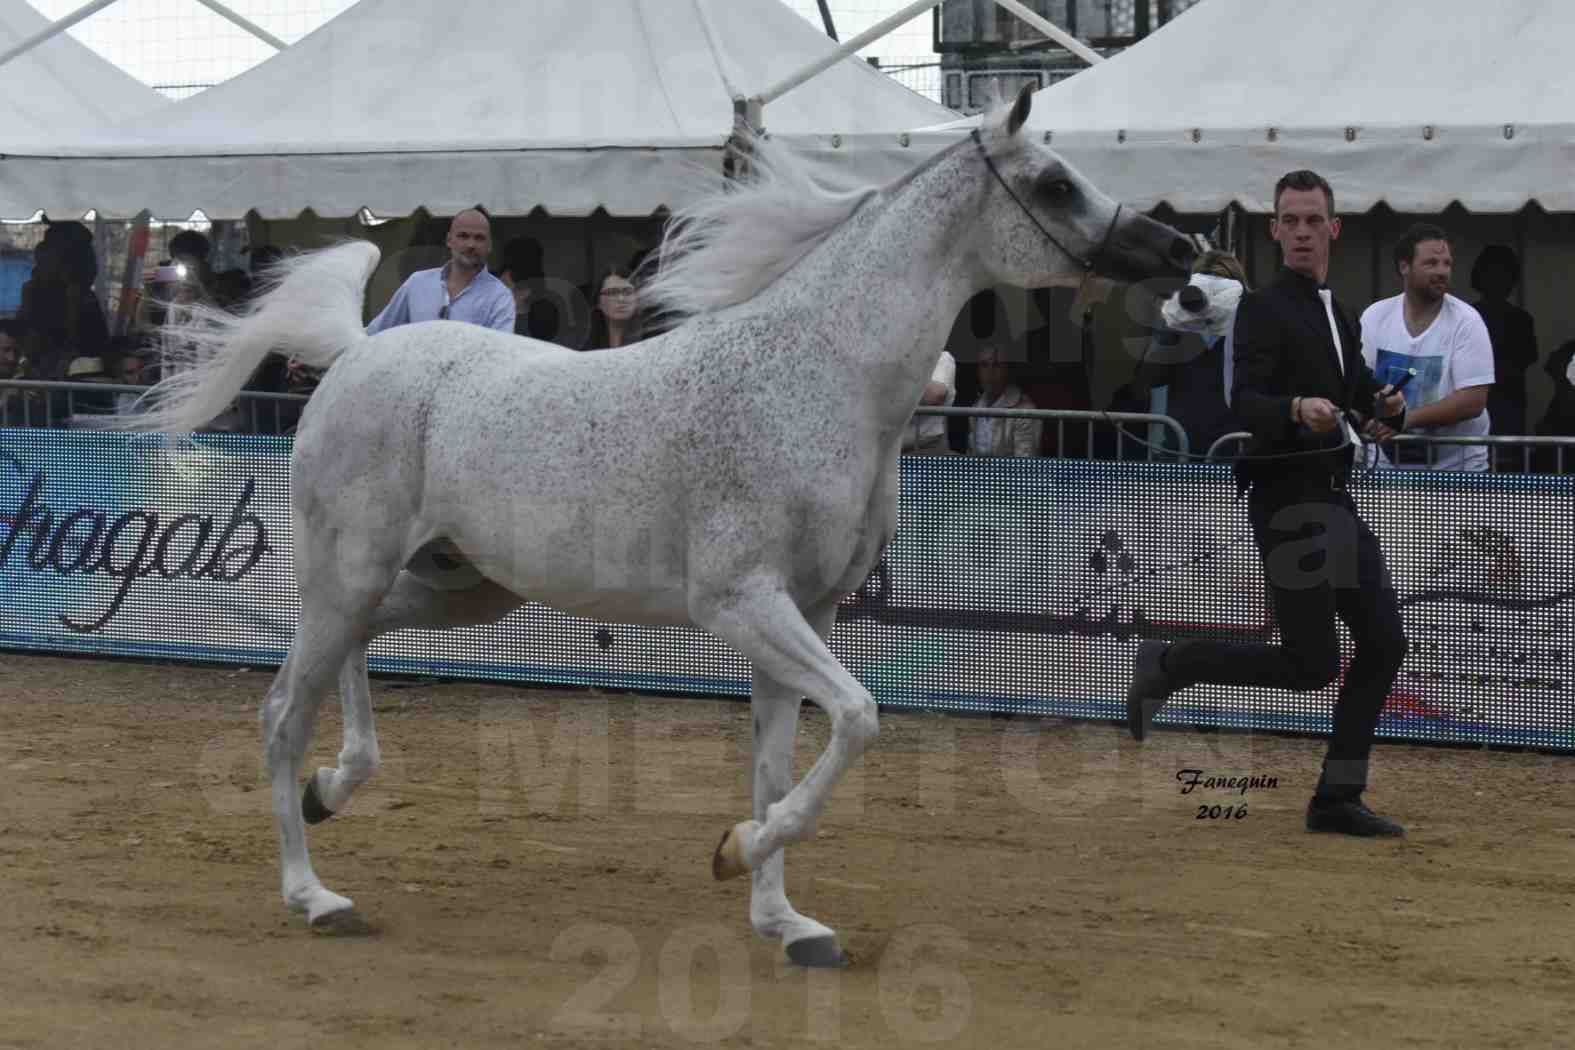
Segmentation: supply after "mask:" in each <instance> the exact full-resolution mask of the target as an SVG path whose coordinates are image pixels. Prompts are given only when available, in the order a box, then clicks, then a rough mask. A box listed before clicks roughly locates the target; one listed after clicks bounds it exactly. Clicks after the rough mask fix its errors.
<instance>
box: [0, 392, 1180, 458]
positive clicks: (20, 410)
mask: <svg viewBox="0 0 1575 1050" xmlns="http://www.w3.org/2000/svg"><path fill="white" fill-rule="evenodd" d="M148 389H149V388H148V387H146V386H123V385H120V384H115V383H66V382H42V381H38V380H30V379H7V380H0V426H7V427H63V426H70V427H74V428H79V429H87V430H91V429H94V427H93V418H92V417H93V416H96V415H113V414H115V413H117V412H119V411H122V410H123V409H124V407H125V406H126V405H128V404H129V403H130V401H131V400H132V399H134V398H137V397H140V396H141V395H142V394H144V393H146V392H147V391H148ZM122 398H124V400H121V399H122ZM306 401H307V398H306V395H304V394H276V393H269V392H265V391H260V390H245V391H242V392H241V394H240V396H239V397H237V398H236V404H237V408H236V410H235V411H233V412H231V413H230V414H229V415H228V416H227V417H225V418H224V420H223V421H222V422H221V424H220V425H218V426H215V427H212V428H211V429H215V430H227V431H231V432H234V433H246V434H285V433H289V432H290V431H291V430H292V429H293V427H294V422H295V419H296V418H297V417H298V416H299V415H300V410H301V406H303V405H305V403H306ZM917 414H920V415H933V416H989V417H1000V418H1007V419H1037V420H1040V421H1041V422H1045V423H1054V424H1055V435H1056V441H1055V445H1054V449H1053V452H1052V454H1051V456H1050V458H1052V459H1082V458H1088V457H1083V456H1067V455H1065V454H1064V453H1065V451H1066V449H1068V448H1078V447H1081V448H1083V449H1089V448H1092V447H1093V446H1094V443H1095V442H1094V437H1095V434H1096V429H1095V427H1096V424H1104V425H1105V426H1107V427H1112V429H1113V424H1117V423H1120V424H1128V423H1130V424H1142V425H1143V426H1144V427H1145V428H1154V427H1158V428H1160V429H1163V430H1166V431H1168V432H1169V433H1170V435H1171V438H1172V439H1173V440H1174V442H1175V446H1176V448H1177V449H1179V450H1180V452H1181V454H1182V456H1183V458H1184V457H1185V456H1186V454H1187V453H1188V450H1189V449H1190V447H1191V446H1190V445H1188V443H1187V432H1186V431H1185V430H1184V429H1182V426H1181V424H1180V423H1178V422H1177V421H1176V420H1174V419H1172V418H1171V417H1170V416H1162V415H1156V414H1153V413H1149V412H1087V411H1080V410H1072V409H1043V408H1032V409H1028V408H940V407H935V408H931V407H923V408H920V409H918V413H917ZM243 423H244V425H242V424H243ZM1069 423H1070V424H1074V435H1073V436H1074V437H1075V436H1076V433H1075V424H1078V423H1081V424H1083V438H1084V442H1083V444H1082V445H1081V446H1079V445H1077V444H1076V443H1075V442H1072V443H1068V441H1067V424H1069ZM265 424H266V425H265ZM1150 433H1151V437H1150V438H1149V439H1147V440H1148V447H1147V448H1146V449H1145V452H1146V454H1145V455H1141V456H1130V457H1129V456H1127V455H1126V451H1127V444H1128V442H1129V441H1131V438H1126V439H1124V440H1118V441H1116V442H1115V444H1114V447H1113V454H1112V455H1110V456H1108V457H1099V458H1108V459H1129V458H1132V459H1145V460H1153V459H1156V458H1160V459H1169V458H1173V453H1174V450H1173V449H1169V448H1164V447H1162V445H1163V442H1161V441H1157V440H1152V430H1151V431H1150ZM1132 444H1133V445H1135V446H1137V443H1136V442H1132ZM1137 447H1143V446H1137ZM1156 451H1157V452H1159V453H1160V455H1159V456H1158V457H1156V456H1155V452H1156Z"/></svg>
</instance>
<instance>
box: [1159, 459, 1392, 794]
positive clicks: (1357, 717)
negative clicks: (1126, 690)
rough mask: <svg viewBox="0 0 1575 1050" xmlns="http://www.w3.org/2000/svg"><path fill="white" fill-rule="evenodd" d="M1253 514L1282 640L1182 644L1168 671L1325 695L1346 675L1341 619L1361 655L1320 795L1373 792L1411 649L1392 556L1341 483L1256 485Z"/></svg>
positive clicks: (1187, 678)
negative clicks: (1370, 766) (1382, 741)
mask: <svg viewBox="0 0 1575 1050" xmlns="http://www.w3.org/2000/svg"><path fill="white" fill-rule="evenodd" d="M1247 514H1248V519H1249V520H1250V521H1251V523H1252V535H1253V540H1254V542H1255V543H1256V544H1257V547H1258V554H1259V557H1260V558H1261V560H1262V563H1263V572H1264V577H1265V579H1266V580H1267V582H1268V585H1269V593H1270V597H1271V600H1272V601H1273V603H1274V612H1275V617H1276V618H1277V620H1278V621H1279V627H1280V639H1281V644H1279V645H1266V644H1258V643H1240V642H1213V641H1206V640H1190V641H1183V642H1178V643H1176V644H1175V645H1173V646H1171V647H1170V650H1169V651H1168V652H1167V653H1166V655H1165V666H1166V669H1167V670H1168V671H1169V672H1170V673H1171V675H1172V676H1173V678H1174V680H1175V681H1176V682H1177V683H1178V684H1179V685H1193V684H1199V683H1205V682H1208V683H1214V684H1217V685H1244V686H1259V687H1269V688H1275V689H1290V690H1295V691H1309V690H1314V689H1322V688H1324V687H1325V686H1327V685H1328V684H1329V683H1331V682H1333V681H1334V680H1335V679H1336V678H1337V677H1339V674H1340V640H1339V635H1338V634H1337V633H1336V630H1335V619H1336V617H1338V618H1339V619H1340V620H1342V621H1343V622H1344V623H1345V626H1346V627H1347V628H1348V629H1349V630H1350V632H1351V638H1352V641H1353V642H1354V643H1355V646H1356V653H1355V656H1354V657H1353V659H1352V660H1351V665H1350V667H1348V668H1347V669H1346V672H1345V681H1344V682H1343V683H1342V684H1341V686H1340V695H1339V699H1338V701H1337V702H1336V704H1335V708H1334V733H1333V736H1332V737H1331V739H1330V741H1329V751H1328V755H1327V757H1326V758H1325V760H1324V768H1323V777H1322V779H1321V780H1320V781H1319V784H1318V790H1317V793H1318V795H1320V796H1321V797H1325V798H1354V797H1356V796H1359V795H1360V794H1361V793H1362V790H1363V789H1364V788H1365V787H1366V786H1367V760H1368V756H1369V754H1370V753H1371V751H1372V746H1373V732H1374V730H1375V729H1376V728H1377V725H1378V715H1379V712H1380V711H1381V710H1382V709H1383V705H1384V700H1385V699H1386V698H1387V697H1388V695H1389V687H1390V685H1391V684H1393V682H1394V679H1395V675H1396V674H1398V673H1399V671H1400V664H1401V661H1402V660H1404V658H1405V652H1406V638H1405V631H1404V628H1403V627H1402V625H1401V623H1400V609H1399V606H1398V605H1397V604H1396V601H1395V592H1394V584H1393V582H1392V581H1391V579H1390V576H1389V569H1388V567H1387V566H1386V565H1385V564H1384V555H1383V551H1382V550H1380V549H1379V546H1378V539H1377V537H1375V536H1374V535H1373V532H1372V530H1371V529H1369V528H1368V527H1367V523H1366V522H1364V521H1362V519H1361V517H1360V516H1359V515H1358V514H1357V513H1356V506H1355V504H1354V503H1352V502H1351V498H1350V495H1349V494H1348V493H1347V492H1346V491H1345V489H1344V482H1343V480H1342V479H1340V478H1338V477H1336V478H1335V479H1333V480H1331V479H1330V478H1329V477H1328V476H1326V475H1325V476H1317V477H1314V478H1312V479H1308V478H1306V477H1300V478H1298V477H1291V478H1287V479H1283V480H1280V481H1278V482H1270V483H1259V484H1256V485H1254V486H1253V489H1252V492H1251V494H1250V496H1249V497H1248V509H1247Z"/></svg>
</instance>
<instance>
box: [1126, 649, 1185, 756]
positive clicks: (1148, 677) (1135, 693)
mask: <svg viewBox="0 0 1575 1050" xmlns="http://www.w3.org/2000/svg"><path fill="white" fill-rule="evenodd" d="M1169 648H1170V643H1169V642H1156V641H1153V640H1149V641H1146V642H1139V643H1138V647H1137V656H1135V657H1133V659H1132V682H1131V684H1130V685H1128V686H1127V730H1128V731H1129V732H1131V734H1132V739H1134V740H1142V739H1143V738H1144V737H1146V736H1148V730H1149V727H1150V726H1151V725H1153V724H1154V716H1155V715H1157V714H1159V709H1160V708H1162V707H1164V706H1165V701H1166V700H1169V699H1170V694H1171V693H1173V692H1175V691H1176V687H1175V685H1174V684H1173V683H1172V681H1171V677H1170V674H1169V673H1168V672H1167V671H1166V670H1165V666H1164V658H1165V650H1166V649H1169Z"/></svg>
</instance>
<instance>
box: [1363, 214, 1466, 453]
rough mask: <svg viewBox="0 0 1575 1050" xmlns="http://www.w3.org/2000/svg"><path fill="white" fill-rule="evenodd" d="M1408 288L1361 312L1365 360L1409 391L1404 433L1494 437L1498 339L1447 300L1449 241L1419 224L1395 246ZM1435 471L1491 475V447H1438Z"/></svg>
mask: <svg viewBox="0 0 1575 1050" xmlns="http://www.w3.org/2000/svg"><path fill="white" fill-rule="evenodd" d="M1395 268H1396V269H1397V270H1398V271H1399V273H1400V282H1401V285H1402V287H1403V288H1404V289H1405V290H1404V291H1403V292H1401V293H1400V294H1399V295H1397V296H1395V297H1394V298H1392V299H1382V300H1380V301H1378V302H1376V303H1374V304H1373V305H1372V306H1369V307H1368V308H1367V309H1366V310H1365V311H1363V313H1362V356H1363V358H1365V359H1366V361H1367V364H1368V367H1370V368H1371V369H1372V370H1373V372H1374V373H1376V374H1377V376H1378V378H1379V379H1380V380H1382V381H1383V382H1385V383H1389V384H1394V383H1396V382H1398V381H1399V380H1400V379H1401V378H1402V377H1403V376H1405V375H1407V374H1408V373H1409V371H1410V370H1411V369H1415V370H1416V374H1415V375H1414V376H1413V377H1412V379H1411V382H1410V385H1409V386H1407V387H1406V388H1405V400H1406V406H1407V411H1406V429H1407V430H1411V431H1420V432H1422V433H1426V434H1435V435H1439V436H1444V435H1449V436H1460V437H1475V436H1478V435H1485V434H1487V432H1488V414H1487V399H1488V392H1489V391H1490V390H1492V388H1493V341H1492V339H1490V338H1489V336H1488V330H1487V325H1486V324H1484V323H1483V322H1482V316H1481V315H1480V314H1478V313H1477V311H1476V308H1475V307H1473V306H1472V305H1471V304H1470V303H1467V302H1465V301H1464V300H1462V299H1457V298H1455V297H1454V296H1453V295H1450V294H1449V280H1450V277H1451V275H1452V272H1453V269H1454V256H1453V254H1452V253H1451V252H1450V250H1449V236H1448V234H1446V233H1445V232H1444V231H1443V230H1441V229H1439V228H1438V227H1437V226H1432V225H1428V224H1426V223H1419V224H1417V225H1415V226H1413V227H1411V229H1410V230H1408V231H1406V234H1405V236H1404V237H1402V238H1400V243H1399V244H1397V245H1396V246H1395ZM1436 453H1437V455H1436V458H1435V460H1434V462H1433V463H1431V464H1430V465H1431V466H1432V467H1433V469H1435V470H1487V469H1488V450H1487V446H1486V445H1440V446H1438V447H1437V449H1436Z"/></svg>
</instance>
